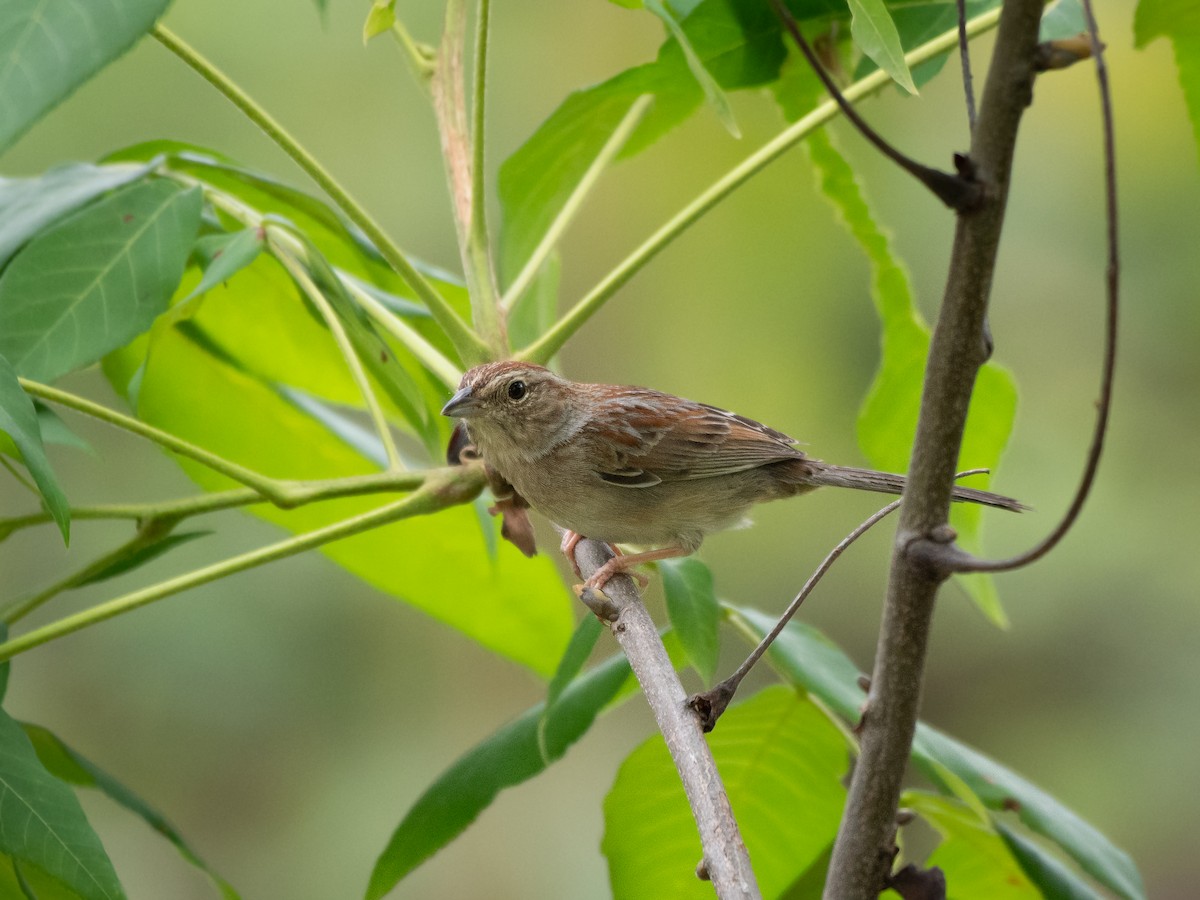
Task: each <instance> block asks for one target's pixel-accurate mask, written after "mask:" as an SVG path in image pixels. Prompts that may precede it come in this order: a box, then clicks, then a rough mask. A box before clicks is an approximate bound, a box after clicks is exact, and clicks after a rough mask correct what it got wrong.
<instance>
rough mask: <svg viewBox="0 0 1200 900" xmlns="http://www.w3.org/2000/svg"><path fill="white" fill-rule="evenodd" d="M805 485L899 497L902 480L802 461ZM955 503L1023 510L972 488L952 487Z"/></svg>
mask: <svg viewBox="0 0 1200 900" xmlns="http://www.w3.org/2000/svg"><path fill="white" fill-rule="evenodd" d="M804 462H805V463H806V467H807V469H808V472H807V478H806V479H805V480H806V481H807V482H808V483H809V484H817V485H828V486H830V487H845V488H854V489H855V490H859V491H877V492H878V493H881V494H899V493H902V492H903V491H904V476H903V475H892V474H891V473H889V472H876V471H875V470H873V469H856V468H854V467H852V466H831V465H828V464H827V463H823V462H817V461H816V460H811V459H806V460H805V461H804ZM951 496H952V497H953V498H954V499H955V500H960V501H964V502H967V503H982V504H983V505H984V506H994V507H996V508H997V509H1008V510H1012V511H1013V512H1020V511H1021V510H1023V509H1027V507H1026V506H1024V505H1023V504H1021V503H1019V502H1017V501H1016V500H1014V499H1013V498H1012V497H1004V496H1002V495H1000V494H993V493H992V492H991V491H980V490H977V489H975V488H967V487H956V488H955V489H954V493H953V494H952V495H951Z"/></svg>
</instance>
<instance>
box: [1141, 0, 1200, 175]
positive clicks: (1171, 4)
mask: <svg viewBox="0 0 1200 900" xmlns="http://www.w3.org/2000/svg"><path fill="white" fill-rule="evenodd" d="M1133 33H1134V40H1135V43H1136V44H1137V46H1138V47H1144V46H1146V44H1148V43H1150V41H1152V40H1154V39H1155V38H1157V37H1167V38H1169V39H1170V40H1171V43H1172V45H1173V46H1174V47H1175V65H1176V66H1177V67H1178V68H1179V84H1180V86H1181V87H1182V88H1183V97H1184V100H1185V101H1186V102H1187V110H1188V116H1189V118H1191V120H1192V133H1193V135H1194V137H1195V140H1196V149H1197V151H1200V5H1197V4H1196V3H1194V2H1193V0H1139V2H1138V5H1137V12H1136V14H1135V15H1134V18H1133Z"/></svg>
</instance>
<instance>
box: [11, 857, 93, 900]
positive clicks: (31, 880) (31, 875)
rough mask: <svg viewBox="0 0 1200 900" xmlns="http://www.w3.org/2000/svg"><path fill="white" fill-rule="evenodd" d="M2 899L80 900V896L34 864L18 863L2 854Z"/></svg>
mask: <svg viewBox="0 0 1200 900" xmlns="http://www.w3.org/2000/svg"><path fill="white" fill-rule="evenodd" d="M0 897H5V898H10V897H11V898H16V897H23V898H25V900H80V896H79V894H78V893H76V892H75V891H73V890H71V889H70V888H69V887H67V886H66V885H65V884H63V883H62V882H61V881H58V880H56V879H54V878H51V877H50V876H49V875H47V874H46V873H45V872H43V871H42V870H41V869H39V868H38V867H37V866H35V865H33V864H32V863H28V862H21V863H18V862H17V861H16V860H15V859H13V858H12V857H11V856H9V855H8V854H6V853H0Z"/></svg>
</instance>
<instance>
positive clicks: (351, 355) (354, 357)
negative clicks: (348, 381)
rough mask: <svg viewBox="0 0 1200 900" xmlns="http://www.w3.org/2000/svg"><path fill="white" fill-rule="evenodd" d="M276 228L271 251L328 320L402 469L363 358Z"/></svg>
mask: <svg viewBox="0 0 1200 900" xmlns="http://www.w3.org/2000/svg"><path fill="white" fill-rule="evenodd" d="M274 231H275V229H272V230H271V231H269V232H268V238H267V246H268V247H270V248H271V251H272V255H273V256H274V257H275V258H276V259H277V260H279V262H280V264H281V265H282V266H283V267H284V268H285V269H287V271H288V274H290V275H291V276H292V280H294V281H295V282H296V284H297V285H298V286H299V288H300V290H302V291H304V293H305V295H306V296H307V297H308V299H309V300H311V301H312V303H313V305H314V306H315V307H316V308H317V310H318V311H319V312H320V313H321V318H323V319H324V320H325V324H326V325H327V326H328V328H329V331H330V333H331V334H332V335H333V340H334V343H336V344H337V346H338V350H339V351H341V354H342V358H343V359H345V361H346V366H347V367H348V368H349V369H350V377H351V378H353V379H354V383H355V384H357V385H358V390H359V392H360V393H361V394H362V398H363V402H364V403H365V404H366V406H367V413H368V414H369V415H370V417H371V421H372V423H373V424H374V425H375V432H376V433H377V434H378V435H379V440H380V442H381V443H382V444H383V449H384V451H385V452H386V453H387V460H388V468H389V469H391V470H392V471H398V470H400V469H403V468H404V463H403V462H401V460H400V452H399V451H398V450H397V449H396V442H395V440H394V439H393V438H392V429H391V427H390V426H389V425H388V421H387V417H386V416H384V414H383V407H382V406H381V405H380V403H379V398H378V397H377V396H376V395H375V389H374V388H373V387H371V381H370V379H368V378H367V373H366V370H364V369H363V365H362V360H360V359H359V358H358V354H357V353H355V352H354V347H353V345H352V344H351V343H350V338H349V337H348V336H347V335H346V329H345V328H343V327H342V323H341V320H340V319H338V317H337V314H336V313H335V312H334V311H333V308H332V307H331V306H330V305H329V301H328V300H326V299H325V295H324V294H323V293H321V289H320V288H318V287H317V285H316V283H315V282H313V280H312V278H311V277H310V276H309V274H308V270H307V269H306V268H305V267H304V264H303V263H302V262H301V261H300V259H299V258H297V257H296V256H295V255H294V254H293V253H291V252H290V251H289V250H288V249H287V248H286V247H284V246H282V244H281V243H280V242H279V241H278V240H276V239H275V238H274V234H273V232H274Z"/></svg>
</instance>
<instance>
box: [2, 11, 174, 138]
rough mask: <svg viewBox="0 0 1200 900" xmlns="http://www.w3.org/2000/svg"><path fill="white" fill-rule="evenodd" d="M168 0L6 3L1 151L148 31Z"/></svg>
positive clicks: (3, 16) (3, 23)
mask: <svg viewBox="0 0 1200 900" xmlns="http://www.w3.org/2000/svg"><path fill="white" fill-rule="evenodd" d="M169 2H170V0H87V2H80V0H76V2H68V0H6V2H5V3H4V7H3V14H2V15H0V151H4V150H6V149H7V148H8V147H10V146H11V145H12V143H13V142H14V141H15V140H16V139H17V138H18V137H20V135H21V134H23V133H24V132H25V130H26V129H27V128H29V126H30V125H32V124H33V123H34V122H36V121H37V120H38V119H40V118H41V117H42V116H43V115H44V114H45V113H46V112H47V111H48V110H50V109H51V108H53V107H54V106H55V105H56V104H58V103H59V102H60V101H61V100H63V99H64V98H65V97H67V96H68V95H69V94H70V93H71V92H72V91H74V90H75V89H76V88H77V87H79V86H80V85H81V84H83V83H84V82H85V81H87V80H88V79H89V78H91V77H92V76H93V75H95V74H96V73H97V72H98V71H100V69H102V68H104V66H106V65H108V64H109V63H110V62H112V61H113V60H114V59H116V58H117V57H118V56H120V55H121V54H122V53H124V52H125V51H126V50H128V49H129V48H130V47H132V46H133V44H134V43H135V42H136V41H137V39H138V38H140V37H141V36H142V35H143V34H145V33H146V32H147V31H148V30H149V29H150V27H151V26H152V25H153V24H154V22H155V20H156V19H157V18H158V17H159V16H161V15H162V14H163V11H164V10H165V9H166V8H167V4H168V3H169Z"/></svg>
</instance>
